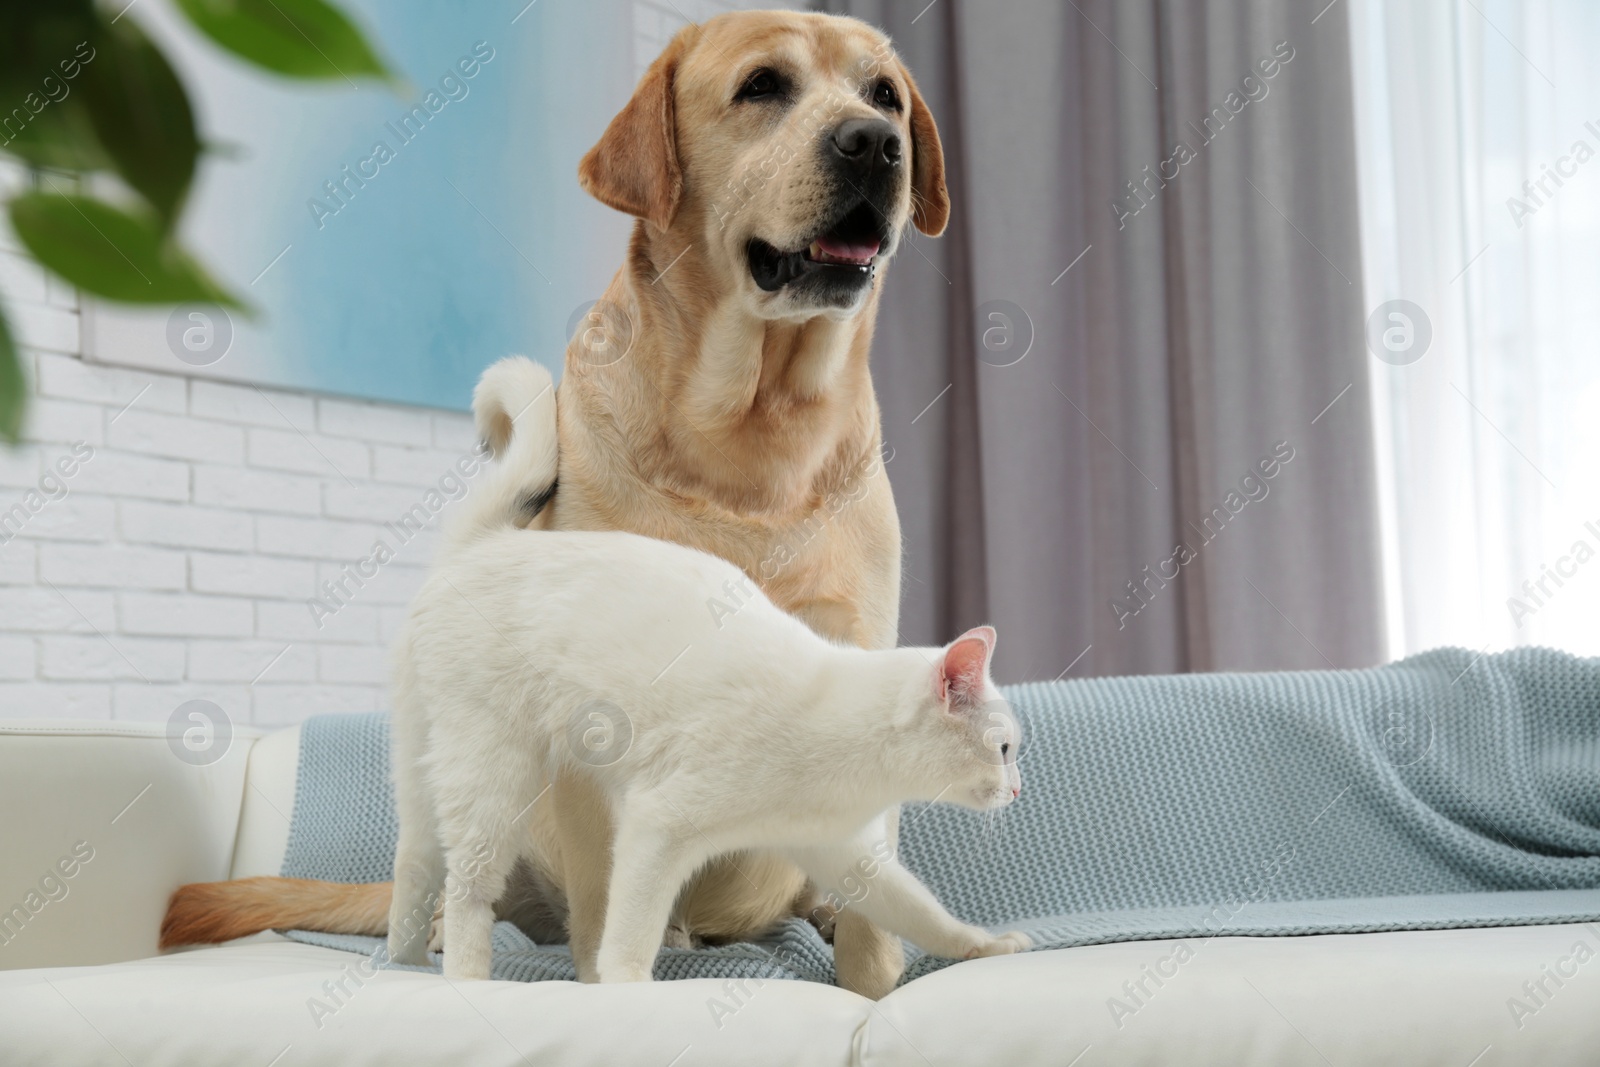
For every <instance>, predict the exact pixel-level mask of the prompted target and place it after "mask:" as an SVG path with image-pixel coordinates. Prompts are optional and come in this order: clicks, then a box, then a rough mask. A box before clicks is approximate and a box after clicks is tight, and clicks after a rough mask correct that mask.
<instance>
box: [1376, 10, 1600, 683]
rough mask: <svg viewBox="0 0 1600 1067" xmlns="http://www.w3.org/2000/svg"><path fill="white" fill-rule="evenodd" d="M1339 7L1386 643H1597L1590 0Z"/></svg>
mask: <svg viewBox="0 0 1600 1067" xmlns="http://www.w3.org/2000/svg"><path fill="white" fill-rule="evenodd" d="M1351 3H1352V10H1351V35H1352V44H1353V53H1354V55H1353V60H1354V64H1355V79H1354V81H1355V88H1356V116H1357V117H1356V130H1357V138H1356V139H1357V146H1358V166H1359V174H1360V195H1361V213H1362V245H1363V258H1364V261H1365V262H1364V267H1365V271H1364V273H1365V277H1366V290H1367V291H1366V297H1367V300H1366V309H1367V311H1368V313H1369V315H1371V316H1372V318H1369V322H1368V327H1369V329H1368V336H1369V346H1370V347H1373V348H1374V349H1375V350H1376V353H1379V354H1375V355H1374V358H1373V370H1374V374H1373V388H1374V393H1375V396H1374V405H1373V412H1374V431H1375V436H1376V440H1377V445H1378V448H1377V454H1378V458H1379V472H1380V479H1379V480H1380V487H1381V492H1382V495H1383V519H1384V523H1383V525H1384V536H1385V578H1386V582H1385V584H1386V587H1387V598H1388V615H1389V627H1388V629H1389V640H1390V644H1391V649H1390V651H1391V653H1392V654H1394V655H1401V654H1405V653H1410V652H1416V651H1420V650H1422V649H1424V648H1430V647H1434V646H1437V645H1443V644H1454V645H1463V646H1466V647H1469V648H1486V649H1488V650H1490V651H1493V650H1495V649H1500V648H1507V647H1511V646H1515V645H1526V644H1544V645H1553V646H1556V647H1558V648H1565V649H1568V650H1570V651H1573V652H1578V653H1581V654H1586V655H1600V57H1597V56H1596V54H1595V48H1596V45H1597V44H1600V4H1594V3H1592V2H1590V0H1427V2H1422V0H1419V2H1415V3H1411V2H1408V3H1404V4H1391V3H1383V2H1381V0H1351ZM1392 301H1408V302H1409V304H1392V303H1390V302H1392ZM1429 333H1431V340H1427V335H1428V334H1429ZM1425 341H1426V343H1427V347H1426V350H1424V349H1423V344H1424V342H1425ZM1419 353H1420V356H1419Z"/></svg>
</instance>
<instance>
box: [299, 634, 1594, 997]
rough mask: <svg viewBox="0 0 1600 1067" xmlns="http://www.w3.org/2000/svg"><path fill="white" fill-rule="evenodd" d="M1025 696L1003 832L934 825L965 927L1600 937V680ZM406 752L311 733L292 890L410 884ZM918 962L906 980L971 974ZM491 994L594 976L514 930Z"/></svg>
mask: <svg viewBox="0 0 1600 1067" xmlns="http://www.w3.org/2000/svg"><path fill="white" fill-rule="evenodd" d="M1006 696H1007V698H1008V699H1009V700H1010V702H1011V704H1012V706H1013V708H1014V709H1015V711H1016V712H1017V714H1018V716H1019V718H1021V719H1022V721H1023V723H1024V731H1025V740H1024V743H1023V748H1022V756H1021V768H1022V782H1023V790H1022V798H1021V800H1020V801H1018V802H1017V803H1016V804H1014V805H1012V806H1011V807H1010V808H1009V809H1006V810H1005V811H1004V812H1003V813H1002V814H1001V817H1000V819H999V820H998V821H995V822H989V821H986V820H985V818H984V817H983V816H981V815H978V814H975V813H972V812H969V811H966V810H963V809H959V808H954V807H950V806H942V805H934V806H924V805H913V806H911V807H909V808H908V809H907V810H906V811H905V812H904V814H903V816H902V819H901V855H902V857H903V859H904V860H905V862H906V864H907V865H908V866H909V867H910V868H911V869H912V870H914V871H916V872H917V873H918V874H919V875H920V876H921V877H922V878H923V880H924V881H926V882H927V884H928V885H929V887H930V888H931V889H932V890H933V891H934V893H936V894H937V895H938V897H939V899H940V900H942V901H943V902H944V903H945V905H946V906H947V907H949V909H950V910H951V911H952V912H954V913H955V914H956V915H958V916H960V917H962V918H963V919H966V920H968V921H971V922H976V923H981V924H984V925H987V926H992V927H997V928H1020V929H1024V930H1026V931H1028V932H1029V933H1030V934H1031V935H1032V936H1033V938H1034V941H1035V943H1036V945H1037V947H1038V948H1064V947H1069V946H1074V945H1086V944H1098V943H1102V942H1108V941H1130V940H1148V939H1155V938H1184V939H1196V940H1201V941H1203V940H1204V939H1206V938H1209V937H1213V936H1217V935H1258V936H1281V935H1292V934H1319V933H1353V932H1361V931H1373V930H1419V929H1440V928H1448V927H1464V926H1511V925H1525V924H1533V923H1553V922H1578V921H1590V920H1595V919H1600V659H1579V658H1575V657H1573V656H1569V655H1566V654H1564V653H1559V652H1554V651H1550V650H1547V649H1523V650H1518V651H1514V652H1507V653H1501V654H1497V655H1478V654H1474V653H1472V652H1468V651H1464V650H1461V649H1439V650H1436V651H1433V652H1429V653H1425V654H1423V655H1420V656H1415V657H1412V658H1411V659H1407V660H1404V661H1402V662H1399V663H1395V664H1391V665H1389V666H1386V667H1378V668H1373V669H1370V670H1355V671H1307V672H1282V673H1266V674H1192V675H1170V676H1162V677H1143V678H1095V679H1086V680H1077V681H1066V682H1047V683H1035V684H1028V685H1019V686H1014V687H1011V688H1009V689H1008V690H1007V692H1006ZM387 734H388V730H387V719H386V718H385V717H384V716H382V715H357V716H324V717H320V718H314V719H311V720H309V721H308V722H307V723H306V724H305V728H304V733H303V735H302V740H301V750H300V769H299V782H298V785H297V792H296V796H295V807H294V817H293V820H292V826H291V829H290V833H289V846H288V852H287V854H286V856H285V858H284V864H283V873H284V874H285V875H289V876H293V877H301V878H323V879H331V880H335V881H349V882H374V881H385V880H387V879H388V878H389V876H390V863H391V861H392V857H393V848H394V841H395V815H394V809H393V804H392V798H391V793H390V787H389V781H388V756H389V746H388V736H387ZM864 891H866V892H870V891H871V886H870V883H868V884H867V885H866V886H865V890H864ZM291 936H293V937H296V938H297V939H299V940H302V941H307V942H311V943H313V944H320V945H327V946H330V947H335V948H343V949H348V950H351V951H356V952H364V953H373V952H375V951H376V950H377V949H378V948H379V946H380V942H379V940H378V939H377V938H360V937H340V936H334V935H324V934H311V933H304V932H296V933H294V934H292V935H291ZM908 953H909V955H908V959H909V967H908V969H907V980H910V979H912V978H916V977H919V976H921V975H924V974H927V973H928V972H930V971H933V970H936V969H938V968H940V967H944V966H948V965H949V964H950V963H951V962H952V961H949V960H943V959H937V958H934V957H930V956H922V955H918V954H916V953H915V951H914V950H908ZM437 962H438V958H437V957H435V964H437ZM655 973H656V977H657V978H661V979H666V978H691V977H710V978H729V977H732V978H800V979H810V980H814V981H820V982H831V981H833V960H832V954H831V952H830V950H829V948H828V946H827V945H826V944H824V943H823V941H822V940H821V938H820V937H818V936H817V934H816V932H815V931H814V930H813V929H812V928H811V927H810V926H809V925H807V924H806V923H804V922H802V921H800V920H793V921H791V922H790V923H788V924H787V925H786V926H784V927H783V928H782V929H780V930H779V931H778V932H777V933H776V934H775V935H774V936H772V937H771V938H769V939H767V940H766V941H764V942H761V943H751V944H743V945H732V946H723V947H718V948H706V949H699V950H694V951H690V950H684V949H663V950H662V952H661V955H660V957H659V958H658V959H657V962H656V969H655ZM494 975H495V977H497V978H506V979H516V980H521V981H533V980H538V979H548V978H558V979H572V978H573V977H574V973H573V969H572V961H571V957H570V956H569V955H568V954H567V951H566V947H565V946H559V945H558V946H546V945H534V944H533V943H532V942H530V941H529V940H528V939H527V938H526V937H524V936H523V935H522V934H521V933H520V932H519V931H518V930H517V929H516V928H515V927H513V926H511V925H510V924H508V923H500V924H499V925H498V926H497V927H496V930H495V962H494Z"/></svg>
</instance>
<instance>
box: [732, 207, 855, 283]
mask: <svg viewBox="0 0 1600 1067" xmlns="http://www.w3.org/2000/svg"><path fill="white" fill-rule="evenodd" d="M879 218H880V216H879V214H878V212H877V211H876V210H874V209H873V207H872V206H871V205H870V204H868V203H867V202H866V201H862V202H861V203H859V204H857V205H856V206H855V207H854V208H852V209H851V210H850V211H849V212H848V213H846V214H845V216H844V217H843V218H841V219H840V220H839V221H838V222H837V223H835V224H834V225H833V226H832V227H830V228H829V229H828V230H827V231H826V232H824V233H821V234H818V235H817V236H816V237H814V238H812V239H811V240H810V241H808V242H807V243H806V245H805V247H803V248H800V249H797V250H795V251H784V250H783V249H781V248H775V247H773V246H772V245H770V244H768V243H767V242H766V241H763V240H761V239H760V238H755V239H753V240H751V242H750V246H749V249H748V252H747V255H748V257H749V260H750V276H751V277H752V278H754V279H755V283H756V285H758V286H760V287H761V288H762V289H763V290H765V291H766V292H769V293H770V292H774V291H776V290H778V289H782V288H783V287H784V286H785V285H788V284H789V283H790V282H792V281H794V280H795V279H797V278H801V277H805V276H807V275H822V276H825V277H828V278H830V280H833V281H835V282H836V283H839V282H842V283H844V284H861V283H866V282H868V281H870V280H871V278H872V268H873V260H874V259H875V258H876V257H877V255H878V253H879V252H880V251H881V250H882V249H883V243H884V235H883V232H882V228H881V223H880V221H879Z"/></svg>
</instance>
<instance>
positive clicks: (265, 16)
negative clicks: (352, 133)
mask: <svg viewBox="0 0 1600 1067" xmlns="http://www.w3.org/2000/svg"><path fill="white" fill-rule="evenodd" d="M177 4H178V7H179V8H180V9H182V11H183V13H184V14H186V15H188V16H189V21H190V22H193V23H194V24H195V26H196V27H197V28H198V29H199V30H200V31H201V32H202V33H204V34H205V35H206V36H208V37H210V38H211V39H212V40H213V41H216V42H217V43H218V44H219V45H221V46H222V47H224V48H226V49H227V50H228V51H230V52H232V53H234V54H235V55H237V56H240V57H242V58H244V59H248V60H249V61H250V62H252V63H254V64H256V65H257V66H260V67H265V68H266V69H267V70H271V71H275V72H277V73H279V74H285V75H288V76H289V77H291V78H346V79H349V78H356V77H362V76H370V77H375V78H384V79H388V80H391V81H393V80H394V77H393V75H391V74H390V73H389V70H388V68H387V67H385V66H384V65H383V61H382V60H380V59H379V58H378V56H377V54H376V53H375V52H374V51H373V50H372V47H371V46H370V45H369V44H367V39H366V38H365V37H364V36H363V35H362V33H361V31H360V30H359V29H357V28H356V27H355V25H354V24H353V23H351V22H350V20H349V19H347V18H345V17H344V15H342V14H341V13H340V12H339V11H338V9H337V8H334V7H330V6H329V5H328V4H326V3H324V2H323V0H177Z"/></svg>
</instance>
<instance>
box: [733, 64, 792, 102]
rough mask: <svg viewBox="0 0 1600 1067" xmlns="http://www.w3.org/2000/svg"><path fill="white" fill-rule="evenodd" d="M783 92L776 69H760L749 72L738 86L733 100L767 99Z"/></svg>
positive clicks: (781, 82)
mask: <svg viewBox="0 0 1600 1067" xmlns="http://www.w3.org/2000/svg"><path fill="white" fill-rule="evenodd" d="M782 93H783V81H782V79H780V78H779V77H778V73H777V71H773V70H768V69H766V68H765V67H763V68H762V69H761V70H758V71H756V72H755V73H753V74H751V75H750V77H748V78H746V79H745V80H744V84H743V85H741V86H740V87H739V92H738V94H737V95H736V96H735V97H734V99H735V100H768V99H771V98H772V97H775V96H780V95H782Z"/></svg>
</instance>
